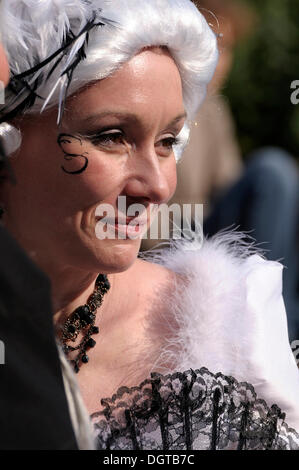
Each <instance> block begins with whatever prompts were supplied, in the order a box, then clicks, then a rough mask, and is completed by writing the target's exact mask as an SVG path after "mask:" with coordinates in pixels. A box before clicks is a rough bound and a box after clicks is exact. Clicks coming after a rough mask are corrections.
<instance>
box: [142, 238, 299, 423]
mask: <svg viewBox="0 0 299 470" xmlns="http://www.w3.org/2000/svg"><path fill="white" fill-rule="evenodd" d="M142 258H143V259H148V260H150V261H151V262H155V263H157V264H159V265H160V266H163V268H164V269H165V268H166V269H167V270H169V272H172V273H175V277H174V278H173V275H172V276H171V277H170V278H171V279H172V280H173V282H172V283H171V284H170V285H169V286H166V288H165V289H161V287H160V286H157V296H156V299H155V300H153V301H152V302H151V304H152V308H151V309H150V311H149V313H148V317H147V319H146V330H145V338H146V341H145V345H144V349H143V351H142V354H141V355H140V359H139V361H140V362H139V367H141V369H142V367H143V368H147V369H148V368H149V367H151V371H153V372H161V373H163V374H164V373H173V372H175V371H184V370H187V369H189V368H192V369H198V368H200V367H207V368H208V369H209V370H210V371H211V372H213V373H217V372H221V373H223V374H225V375H229V376H230V375H231V376H233V377H235V378H236V379H237V380H238V381H246V382H249V383H251V384H252V385H253V386H254V387H255V390H256V392H257V394H258V395H259V396H260V397H261V398H264V399H265V400H266V402H267V403H269V404H270V405H272V404H273V403H276V404H277V405H278V406H279V407H280V408H281V409H282V410H283V411H284V412H286V414H287V419H288V421H289V423H290V425H291V426H293V427H294V428H295V429H299V402H298V393H299V371H298V368H297V364H296V361H295V358H294V356H293V354H292V350H291V347H290V345H289V339H288V329H287V318H286V312H285V307H284V303H283V298H282V269H283V266H282V265H281V264H280V263H279V262H277V261H268V260H266V259H265V258H264V257H262V256H261V251H260V248H258V247H256V246H254V244H253V242H252V241H251V242H250V241H249V242H248V235H247V234H243V233H240V232H237V231H231V230H225V231H223V232H222V233H220V234H217V235H216V236H214V237H212V238H211V239H208V240H207V239H201V236H197V234H196V233H195V234H194V237H193V239H192V238H190V239H182V240H173V241H171V243H170V247H169V248H168V249H166V250H162V249H159V250H157V252H156V253H155V250H151V252H150V253H149V254H148V253H147V252H145V254H144V255H143V256H142ZM140 364H142V366H141V365H140ZM149 364H150V366H149Z"/></svg>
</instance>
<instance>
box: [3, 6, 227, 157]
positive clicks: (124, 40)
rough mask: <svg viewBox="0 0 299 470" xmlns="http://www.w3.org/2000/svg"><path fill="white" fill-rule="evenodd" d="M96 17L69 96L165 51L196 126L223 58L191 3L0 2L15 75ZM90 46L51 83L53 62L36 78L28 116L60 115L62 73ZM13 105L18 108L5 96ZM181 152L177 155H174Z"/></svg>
mask: <svg viewBox="0 0 299 470" xmlns="http://www.w3.org/2000/svg"><path fill="white" fill-rule="evenodd" d="M95 12H97V13H99V12H100V15H101V16H100V18H101V19H102V21H103V23H104V26H100V27H96V28H93V29H92V30H90V31H89V42H88V46H87V47H86V58H85V59H83V60H81V61H80V62H79V64H78V65H77V66H76V68H75V70H74V74H73V77H72V80H71V82H70V86H69V88H68V96H69V95H71V94H72V93H74V92H75V91H77V90H78V89H79V88H81V87H82V86H84V85H85V84H86V83H88V82H90V81H94V80H100V79H103V78H106V77H108V76H110V75H111V74H113V72H115V71H116V70H118V69H119V68H120V67H121V65H122V64H124V63H126V62H127V61H129V60H130V59H131V58H132V57H133V56H134V55H136V54H137V53H138V52H139V51H140V50H142V49H143V48H145V47H154V46H165V47H167V48H168V50H169V52H170V54H171V56H172V57H173V59H174V61H175V62H176V65H177V67H178V69H179V72H180V75H181V79H182V87H183V100H184V105H185V109H186V112H187V116H188V119H192V118H193V117H194V115H195V113H196V111H197V110H198V107H199V105H200V104H201V102H202V101H203V99H204V97H205V94H206V88H207V84H208V83H209V81H210V80H211V78H212V76H213V73H214V70H215V67H216V63H217V59H218V52H217V40H216V36H215V34H214V33H213V32H212V30H211V29H210V27H209V26H208V24H207V22H206V20H205V18H204V17H203V15H202V14H201V13H200V12H199V11H198V10H197V8H196V6H195V5H194V4H193V3H192V2H191V1H190V0H146V1H141V0H117V2H115V1H109V0H2V4H1V9H0V18H1V19H0V29H2V31H3V43H4V47H5V49H6V51H7V53H8V58H9V63H10V67H11V71H12V72H13V73H14V74H20V73H22V72H24V71H26V70H29V69H30V68H32V67H33V66H35V65H36V64H37V63H41V62H42V61H44V60H45V59H46V58H48V57H50V56H51V55H52V54H54V53H55V51H57V50H58V49H59V48H60V47H61V44H62V42H63V39H64V38H65V36H66V33H67V32H69V31H70V30H71V31H72V33H74V34H78V33H79V32H80V31H81V30H82V27H84V24H85V23H86V22H87V21H90V19H91V18H92V16H93V15H94V13H95ZM105 19H107V20H105ZM85 39H86V38H85V36H84V35H83V36H80V37H78V39H77V40H76V41H75V44H73V46H72V49H71V51H70V53H69V55H67V54H65V57H63V59H62V60H61V61H60V64H59V67H57V68H56V69H55V70H54V72H53V73H52V74H51V76H50V78H49V79H46V77H47V75H48V73H49V71H50V70H51V68H52V66H53V63H51V62H49V63H48V64H46V65H45V67H43V68H42V69H41V70H38V71H37V72H36V73H35V74H34V80H36V78H37V77H39V79H40V81H39V86H38V88H37V89H36V90H35V92H36V94H37V95H38V96H39V97H37V98H36V100H35V101H34V103H33V105H32V106H31V107H30V108H29V109H28V110H27V111H26V112H30V113H36V112H41V111H42V110H43V109H45V107H52V106H55V105H56V106H57V105H58V108H59V112H60V106H59V104H60V102H61V96H62V91H63V90H65V87H66V74H65V73H63V72H64V70H66V68H67V66H68V64H69V63H70V60H71V59H72V58H73V57H74V55H75V54H76V52H78V49H79V48H80V47H81V46H82V44H83V42H84V40H85ZM9 98H13V99H14V102H15V103H16V102H17V98H16V97H15V96H14V97H9V91H8V93H6V99H7V100H9ZM0 114H1V107H0ZM183 134H184V135H186V134H187V126H186V127H185V129H184V131H183V133H182V135H183ZM182 148H183V145H181V147H178V148H177V149H176V150H175V151H176V156H179V154H180V153H181V150H180V149H182Z"/></svg>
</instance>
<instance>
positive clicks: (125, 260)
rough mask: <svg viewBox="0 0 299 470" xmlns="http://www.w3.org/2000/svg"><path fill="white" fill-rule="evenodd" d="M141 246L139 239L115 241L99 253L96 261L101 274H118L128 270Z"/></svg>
mask: <svg viewBox="0 0 299 470" xmlns="http://www.w3.org/2000/svg"><path fill="white" fill-rule="evenodd" d="M140 245H141V239H138V240H124V241H119V240H118V241H115V240H114V243H113V244H111V246H109V248H108V247H107V249H106V250H105V251H104V252H103V250H101V253H98V256H97V259H98V261H99V262H100V264H101V269H102V270H103V273H105V274H109V273H111V274H112V273H120V272H123V271H126V270H127V269H129V268H130V267H131V266H132V265H133V264H134V262H135V261H136V259H137V257H138V253H139V249H140Z"/></svg>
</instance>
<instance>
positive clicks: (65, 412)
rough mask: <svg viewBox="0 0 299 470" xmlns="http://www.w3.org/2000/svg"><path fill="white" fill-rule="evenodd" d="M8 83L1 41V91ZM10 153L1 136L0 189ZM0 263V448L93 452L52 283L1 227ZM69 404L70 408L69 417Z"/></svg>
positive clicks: (12, 178) (9, 175)
mask: <svg viewBox="0 0 299 470" xmlns="http://www.w3.org/2000/svg"><path fill="white" fill-rule="evenodd" d="M0 39H1V37H0ZM8 81H9V67H8V62H7V58H6V54H5V51H4V49H3V47H2V44H1V42H0V84H1V85H2V86H3V88H4V87H5V86H6V85H7V84H8ZM10 144H11V145H12V142H10ZM9 150H12V148H6V147H5V145H4V142H3V139H2V137H1V132H0V184H1V182H3V181H4V179H8V178H10V180H11V184H13V183H14V182H15V178H14V176H13V174H12V172H11V170H10V167H9V164H8V160H7V157H6V152H7V151H9ZM0 206H1V204H0ZM0 260H1V262H0V340H1V341H0V342H1V350H0V353H1V356H0V382H1V389H0V402H1V407H0V449H2V450H3V449H5V450H12V449H18V450H20V449H22V450H25V449H26V450H28V449H34V450H46V449H59V450H66V449H68V450H76V449H78V448H81V449H91V448H92V444H91V441H89V435H88V432H86V429H87V428H88V426H89V423H88V418H87V415H86V414H85V413H86V412H85V409H84V408H83V405H82V402H81V399H80V397H78V396H76V397H74V396H73V393H71V387H72V385H71V383H70V381H69V379H68V378H66V377H65V375H66V374H67V373H68V367H69V366H68V364H67V363H66V361H65V362H63V363H62V364H64V370H63V372H62V370H61V364H60V360H59V355H58V350H57V346H56V342H55V337H54V328H53V323H52V315H53V313H52V305H51V299H50V281H49V279H48V278H47V276H46V275H45V274H44V273H43V272H42V271H41V270H40V269H39V268H38V267H37V266H36V265H35V264H34V263H33V262H32V260H31V259H30V258H29V257H28V256H27V255H26V253H25V252H24V251H23V249H22V248H21V247H20V246H19V244H18V243H17V242H16V240H15V239H14V238H13V237H12V236H11V235H10V234H9V233H8V231H7V230H6V229H5V228H4V226H3V225H2V224H1V223H0ZM2 346H3V347H2ZM2 353H3V354H2ZM66 393H67V396H68V401H67V397H66ZM68 402H69V404H70V403H71V402H72V403H73V410H72V414H71V416H70V412H69V408H68ZM70 406H71V405H70ZM74 410H77V411H76V412H77V416H76V412H75V411H74ZM74 430H75V431H74Z"/></svg>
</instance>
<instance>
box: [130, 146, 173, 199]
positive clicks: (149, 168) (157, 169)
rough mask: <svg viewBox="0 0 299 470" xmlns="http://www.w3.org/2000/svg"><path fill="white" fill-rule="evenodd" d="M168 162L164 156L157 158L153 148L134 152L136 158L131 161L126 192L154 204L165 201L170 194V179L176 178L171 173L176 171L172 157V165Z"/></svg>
mask: <svg viewBox="0 0 299 470" xmlns="http://www.w3.org/2000/svg"><path fill="white" fill-rule="evenodd" d="M168 158H171V157H168ZM169 163H170V161H169V162H167V161H166V158H164V159H163V157H160V158H159V157H158V156H157V155H156V152H155V150H154V149H153V150H151V151H147V152H146V153H145V152H144V151H143V152H136V158H134V159H132V161H131V168H130V170H131V175H130V178H129V179H128V181H127V184H126V188H125V191H126V193H127V194H128V195H129V196H131V197H139V198H145V199H147V200H149V202H152V203H154V204H162V203H164V202H167V201H168V200H169V198H170V197H171V195H172V189H171V180H173V179H174V178H176V176H175V175H172V173H175V171H176V170H175V166H176V165H175V160H174V158H173V162H172V165H170V164H169ZM172 167H174V168H173V169H172Z"/></svg>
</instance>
